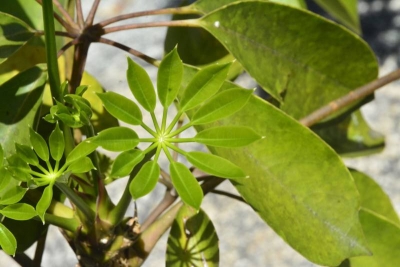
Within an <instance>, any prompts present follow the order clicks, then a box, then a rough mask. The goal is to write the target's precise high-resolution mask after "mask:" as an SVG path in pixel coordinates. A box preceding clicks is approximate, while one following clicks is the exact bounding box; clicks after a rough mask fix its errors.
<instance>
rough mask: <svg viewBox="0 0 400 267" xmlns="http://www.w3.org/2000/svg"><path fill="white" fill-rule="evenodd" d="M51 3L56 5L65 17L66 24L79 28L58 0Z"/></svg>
mask: <svg viewBox="0 0 400 267" xmlns="http://www.w3.org/2000/svg"><path fill="white" fill-rule="evenodd" d="M53 4H54V5H55V6H56V8H57V9H58V10H59V11H60V13H61V14H62V15H63V16H64V18H65V19H66V21H67V22H68V24H69V25H70V26H71V27H73V28H75V29H79V26H78V24H76V23H75V21H74V20H73V19H72V17H71V16H70V15H69V13H68V12H67V10H65V8H64V7H63V6H62V4H61V3H60V2H59V1H58V0H53Z"/></svg>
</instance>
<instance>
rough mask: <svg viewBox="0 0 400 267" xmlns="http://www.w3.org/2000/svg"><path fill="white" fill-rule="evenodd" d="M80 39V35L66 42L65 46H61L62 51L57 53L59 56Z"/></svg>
mask: <svg viewBox="0 0 400 267" xmlns="http://www.w3.org/2000/svg"><path fill="white" fill-rule="evenodd" d="M79 42H80V40H79V37H78V38H75V39H74V40H72V41H70V42H68V43H66V44H65V45H64V46H63V47H61V49H60V51H58V53H57V58H59V57H60V56H61V55H62V54H64V52H65V51H67V50H68V49H69V48H70V47H71V46H73V45H77V44H79Z"/></svg>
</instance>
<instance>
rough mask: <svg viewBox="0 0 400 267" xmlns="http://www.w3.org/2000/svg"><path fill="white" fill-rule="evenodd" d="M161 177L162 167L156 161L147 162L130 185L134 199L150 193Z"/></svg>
mask: <svg viewBox="0 0 400 267" xmlns="http://www.w3.org/2000/svg"><path fill="white" fill-rule="evenodd" d="M159 177H160V167H159V166H158V163H157V162H155V161H148V162H146V163H145V164H144V165H143V166H142V168H140V171H139V172H138V174H136V176H135V178H134V179H133V180H132V182H131V183H130V185H129V192H130V193H131V195H132V197H133V199H138V198H140V197H143V196H145V195H147V194H148V193H150V192H151V191H152V190H153V189H154V187H155V186H156V184H157V182H158V178H159Z"/></svg>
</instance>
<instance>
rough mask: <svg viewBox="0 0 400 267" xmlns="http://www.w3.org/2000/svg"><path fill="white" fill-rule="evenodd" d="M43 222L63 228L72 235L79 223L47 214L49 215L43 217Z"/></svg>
mask: <svg viewBox="0 0 400 267" xmlns="http://www.w3.org/2000/svg"><path fill="white" fill-rule="evenodd" d="M38 219H39V218H38ZM39 220H40V219H39ZM44 220H45V222H46V223H48V224H52V225H54V226H57V227H60V228H63V229H65V230H67V231H70V232H72V233H74V232H75V231H76V229H77V228H78V227H79V223H78V221H77V220H76V219H67V218H64V217H59V216H55V215H53V214H49V213H46V214H45V215H44Z"/></svg>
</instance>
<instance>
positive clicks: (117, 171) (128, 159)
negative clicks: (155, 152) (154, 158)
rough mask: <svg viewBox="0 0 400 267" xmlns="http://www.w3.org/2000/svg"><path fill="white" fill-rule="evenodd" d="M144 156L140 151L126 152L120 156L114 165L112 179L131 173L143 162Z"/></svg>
mask: <svg viewBox="0 0 400 267" xmlns="http://www.w3.org/2000/svg"><path fill="white" fill-rule="evenodd" d="M143 158H144V154H143V152H142V151H140V150H138V149H132V150H128V151H124V152H122V153H121V154H119V155H118V156H117V157H116V158H115V161H114V164H113V165H112V169H111V173H110V176H111V177H123V176H127V175H129V174H130V173H131V171H132V170H133V168H134V167H135V166H136V165H137V164H138V163H139V162H141V161H142V159H143Z"/></svg>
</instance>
